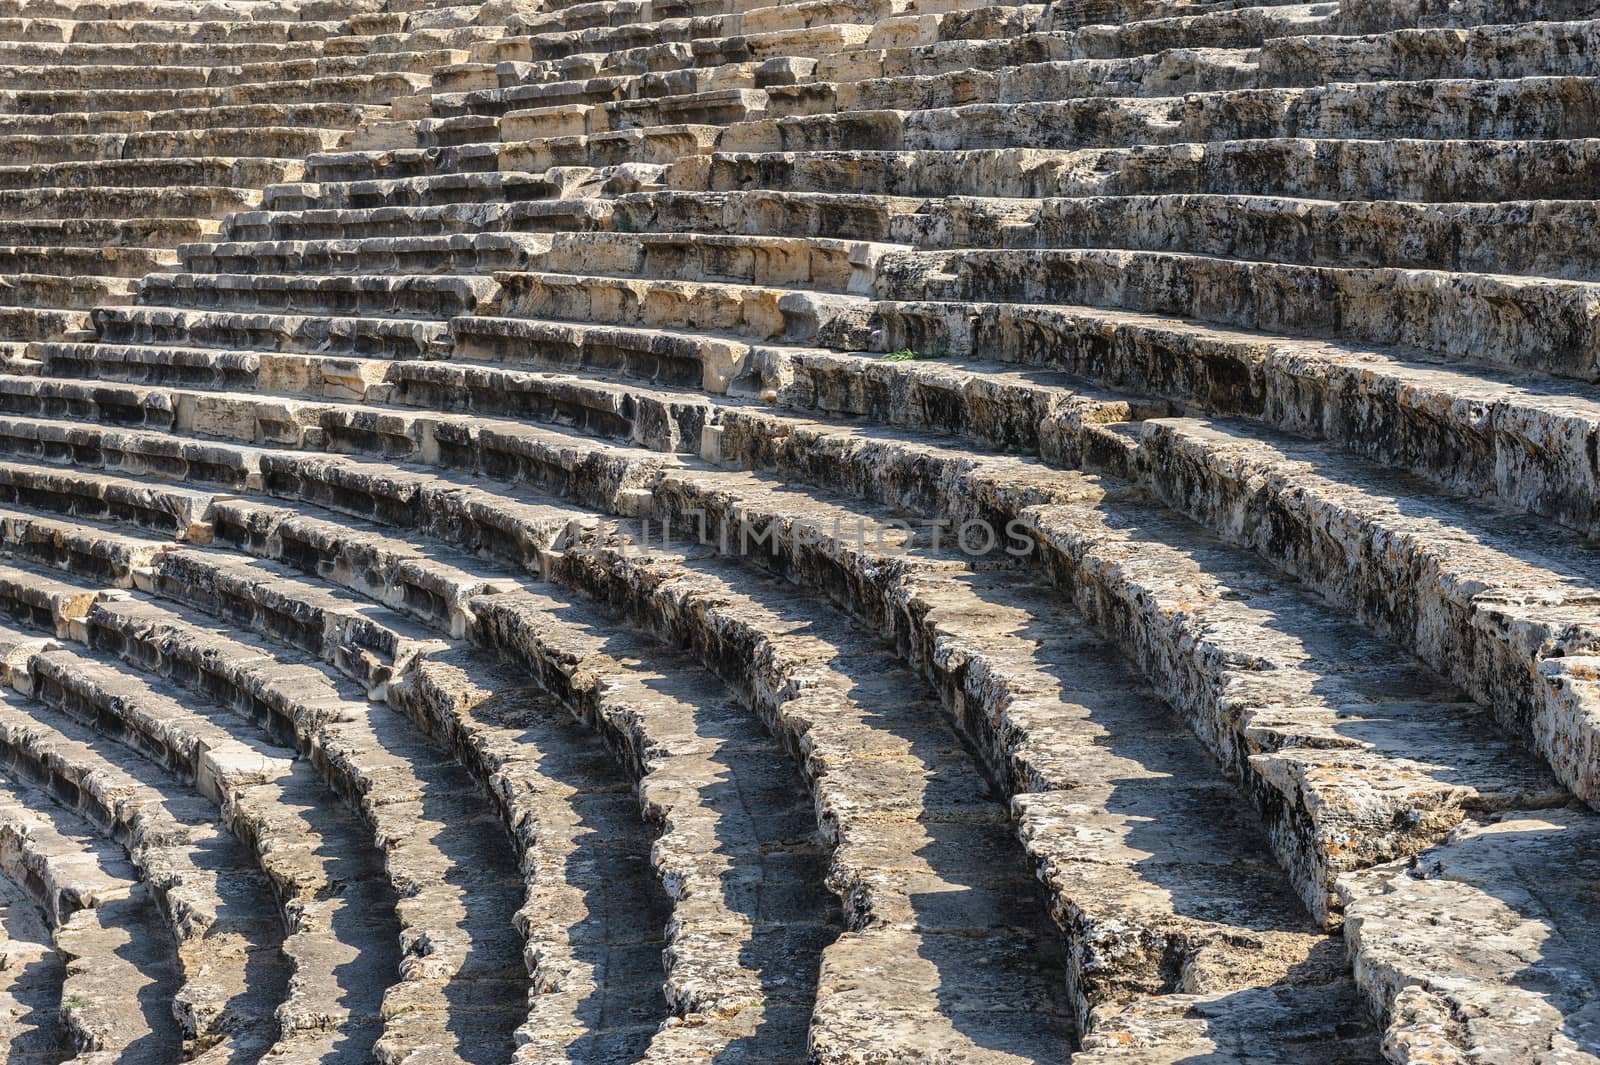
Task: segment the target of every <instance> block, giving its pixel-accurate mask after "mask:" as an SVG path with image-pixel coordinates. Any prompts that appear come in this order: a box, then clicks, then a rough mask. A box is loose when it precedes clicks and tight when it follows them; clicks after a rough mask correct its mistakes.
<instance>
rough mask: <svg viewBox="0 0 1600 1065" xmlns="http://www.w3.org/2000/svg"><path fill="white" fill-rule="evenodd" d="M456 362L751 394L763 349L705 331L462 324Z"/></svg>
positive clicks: (519, 322) (497, 321) (453, 331)
mask: <svg viewBox="0 0 1600 1065" xmlns="http://www.w3.org/2000/svg"><path fill="white" fill-rule="evenodd" d="M450 340H451V343H452V352H453V355H454V357H456V358H462V359H471V360H474V361H482V362H493V363H498V364H501V365H505V366H512V367H523V368H540V369H547V370H561V371H574V370H581V371H586V372H592V371H600V372H602V373H605V374H608V375H610V376H614V377H619V378H625V379H633V380H640V381H645V382H653V383H655V384H658V385H664V386H667V387H677V388H702V389H704V390H705V391H707V392H715V393H726V392H728V391H730V390H735V391H739V390H748V388H749V382H748V381H747V380H746V379H745V375H746V373H747V371H751V370H754V369H755V368H756V367H759V365H760V364H761V363H762V361H763V359H764V357H765V355H764V351H765V349H761V348H757V347H754V346H752V345H751V344H749V343H746V342H745V341H743V340H739V339H736V338H733V337H727V336H721V335H716V334H708V333H691V332H686V331H681V330H661V329H647V328H640V327H628V326H611V325H591V324H588V323H584V322H547V321H540V320H537V319H530V318H489V317H472V318H457V319H454V320H453V321H452V322H451V323H450Z"/></svg>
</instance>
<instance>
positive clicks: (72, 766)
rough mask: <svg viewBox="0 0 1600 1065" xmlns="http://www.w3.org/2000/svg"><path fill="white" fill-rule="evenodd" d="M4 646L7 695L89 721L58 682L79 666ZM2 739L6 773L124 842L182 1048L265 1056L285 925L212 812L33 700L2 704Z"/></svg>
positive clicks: (251, 865) (40, 648) (41, 649)
mask: <svg viewBox="0 0 1600 1065" xmlns="http://www.w3.org/2000/svg"><path fill="white" fill-rule="evenodd" d="M4 639H5V642H6V644H7V647H8V656H7V658H8V665H7V670H8V671H9V672H10V677H9V679H8V683H9V685H10V687H12V688H14V689H16V690H17V691H18V692H24V693H27V694H31V695H32V696H34V697H35V699H42V700H43V701H44V702H45V703H48V704H50V705H53V706H58V707H61V708H62V709H64V710H65V711H66V712H67V714H74V715H81V714H85V713H86V708H85V706H84V705H83V704H81V703H76V702H75V701H73V699H72V697H71V696H68V695H66V686H65V685H64V684H63V682H62V677H63V676H64V675H69V676H70V675H74V674H76V673H77V671H79V670H81V669H83V668H84V666H85V663H84V662H83V661H82V659H80V658H78V657H76V656H73V655H71V654H70V653H68V652H65V651H62V650H58V649H55V648H53V647H51V646H50V645H49V644H48V642H47V641H43V640H39V639H34V640H33V641H32V643H33V644H34V645H35V646H34V648H33V649H29V648H27V647H26V646H19V644H23V642H24V641H25V640H26V639H27V638H26V637H24V636H22V634H21V633H15V634H13V633H7V634H6V635H5V636H4ZM92 669H93V667H92V666H90V671H91V673H92ZM87 713H88V715H89V716H90V717H93V712H92V710H90V711H87ZM0 736H3V741H0V742H3V743H4V747H5V750H6V753H7V757H8V764H9V765H10V766H11V768H12V769H13V770H15V771H18V772H19V774H20V775H22V776H24V777H25V778H28V779H30V780H33V781H34V782H35V783H36V784H38V785H40V786H44V787H47V788H48V790H50V791H51V792H52V794H54V795H55V796H56V797H57V799H58V801H71V802H73V803H75V805H76V808H77V810H78V812H79V813H80V814H82V815H84V816H86V817H87V818H88V819H89V820H90V821H92V822H94V823H95V824H96V826H97V827H98V828H99V829H100V831H102V832H103V833H107V834H109V835H111V836H113V837H115V838H117V839H118V840H119V841H121V842H122V843H123V845H124V846H125V847H126V848H127V850H128V854H129V857H130V858H131V859H132V861H133V863H134V865H135V867H136V868H137V869H138V871H139V874H140V878H141V880H142V881H143V882H144V883H145V884H147V885H148V886H149V888H150V889H151V890H152V891H153V892H154V894H155V896H156V897H157V898H158V899H159V900H160V903H161V912H162V914H163V916H166V917H167V918H168V921H169V924H170V926H171V927H170V934H171V935H172V936H173V937H174V938H175V939H176V941H177V956H178V962H179V964H180V965H181V967H182V970H183V974H184V976H185V978H186V983H185V984H184V986H182V987H181V988H179V989H178V990H177V992H176V995H175V1000H174V1006H173V1012H174V1013H175V1014H176V1015H177V1016H178V1018H179V1019H180V1021H181V1022H182V1024H183V1030H184V1033H185V1036H186V1038H187V1040H191V1041H193V1043H192V1045H193V1046H195V1047H196V1048H197V1049H202V1050H205V1051H209V1050H210V1048H211V1047H213V1046H216V1045H218V1044H227V1045H230V1047H231V1049H232V1050H233V1052H240V1051H242V1052H244V1053H249V1052H250V1050H251V1049H254V1050H255V1051H256V1052H257V1053H259V1052H260V1051H261V1050H264V1049H265V1048H266V1047H267V1045H268V1044H269V1043H270V1042H271V1039H272V1036H273V1034H274V1032H275V1023H274V1020H273V1009H274V1007H275V1006H276V1005H277V1002H276V999H275V997H274V993H275V992H280V991H281V988H282V981H283V980H284V978H285V977H286V975H287V973H286V972H284V971H282V966H280V965H277V964H276V963H275V962H274V960H273V957H274V955H275V954H276V952H277V950H278V949H279V947H280V945H281V941H282V938H283V934H282V924H281V923H280V917H279V915H278V913H277V907H276V905H275V903H274V901H273V897H272V893H271V887H270V885H269V882H268V881H267V880H266V878H265V877H264V876H263V875H262V874H261V873H260V872H259V871H258V870H257V868H256V863H255V860H254V856H252V855H251V854H250V853H249V852H248V850H246V849H245V848H244V847H243V846H242V844H241V843H240V841H238V840H237V839H235V838H233V837H232V836H231V835H229V834H227V833H226V832H225V831H222V830H219V828H218V826H217V825H216V824H215V819H216V810H215V808H214V807H213V805H212V804H211V803H210V802H207V801H205V800H204V799H202V798H201V797H200V796H198V795H197V794H195V793H193V792H188V793H187V794H185V789H184V788H183V787H181V786H175V785H176V781H175V780H174V779H173V778H172V777H171V776H170V775H169V774H166V773H163V772H162V771H161V770H160V769H158V768H156V767H155V766H152V765H150V764H149V763H148V762H146V761H144V759H143V758H142V757H140V756H139V755H137V754H134V753H133V752H129V751H122V750H118V749H115V748H114V747H112V746H111V745H110V744H108V742H107V741H105V740H104V739H102V738H99V737H98V736H97V734H96V733H95V732H94V731H93V730H91V729H88V728H85V727H83V726H82V725H79V724H77V723H75V722H73V721H71V720H69V718H68V717H67V716H63V715H58V714H54V713H52V712H51V711H48V710H45V709H44V708H43V707H42V706H41V705H39V703H38V702H30V703H27V704H24V703H23V702H22V701H21V700H19V699H17V698H15V697H10V698H8V699H7V701H5V702H4V704H3V705H0ZM174 791H176V792H177V794H173V792H174Z"/></svg>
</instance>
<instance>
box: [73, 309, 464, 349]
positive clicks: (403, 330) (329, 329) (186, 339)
mask: <svg viewBox="0 0 1600 1065" xmlns="http://www.w3.org/2000/svg"><path fill="white" fill-rule="evenodd" d="M94 324H95V328H96V329H97V330H98V331H99V334H100V336H101V338H102V339H105V340H110V341H115V342H122V343H139V344H148V343H155V344H163V343H167V342H178V343H187V344H203V345H206V346H214V347H235V348H244V349H252V350H256V351H263V350H264V351H274V350H281V351H302V352H308V353H309V352H325V353H328V354H336V353H342V354H347V355H359V356H365V355H382V356H385V357H388V358H429V357H434V356H436V355H438V354H442V353H443V352H444V350H445V348H444V345H445V344H446V343H447V342H448V338H449V331H448V327H447V326H446V325H445V324H443V323H435V322H425V321H422V320H419V319H405V318H348V317H328V316H314V315H281V314H250V313H241V312H228V311H206V310H182V309H173V308H166V307H99V308H97V309H96V310H95V312H94Z"/></svg>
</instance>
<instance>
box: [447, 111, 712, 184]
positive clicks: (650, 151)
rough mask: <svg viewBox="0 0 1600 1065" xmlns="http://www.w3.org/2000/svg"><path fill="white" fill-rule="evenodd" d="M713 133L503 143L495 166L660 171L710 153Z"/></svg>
mask: <svg viewBox="0 0 1600 1065" xmlns="http://www.w3.org/2000/svg"><path fill="white" fill-rule="evenodd" d="M447 121H470V122H478V121H485V120H483V119H464V120H463V119H451V120H447ZM718 131H719V127H717V126H698V125H671V126H649V127H646V128H643V129H624V130H610V131H607V132H605V133H583V134H575V135H572V136H567V137H541V138H538V139H535V140H531V141H508V142H505V143H504V144H502V145H501V146H500V161H501V165H502V166H509V167H516V168H518V169H524V170H532V171H542V170H548V169H550V168H552V167H617V168H618V170H619V172H620V171H624V170H626V169H627V167H628V164H642V165H644V166H646V167H660V166H663V165H666V164H668V163H671V162H674V161H676V160H678V159H681V158H683V157H685V156H694V155H699V154H700V153H702V152H706V151H709V150H710V149H711V146H712V145H713V144H715V143H716V139H717V134H718ZM478 135H479V134H478V133H477V132H473V133H472V134H471V136H472V137H477V136H478ZM443 143H452V142H450V141H445V142H443Z"/></svg>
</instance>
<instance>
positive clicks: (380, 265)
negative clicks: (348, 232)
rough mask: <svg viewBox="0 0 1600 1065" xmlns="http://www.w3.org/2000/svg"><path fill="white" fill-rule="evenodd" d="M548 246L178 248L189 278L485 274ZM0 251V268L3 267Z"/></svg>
mask: <svg viewBox="0 0 1600 1065" xmlns="http://www.w3.org/2000/svg"><path fill="white" fill-rule="evenodd" d="M549 245H550V240H549V238H548V237H545V236H542V235H535V234H522V233H459V234H451V235H448V236H440V237H367V238H357V239H353V240H311V241H303V240H293V241H224V242H214V243H200V244H183V245H179V247H178V250H177V255H178V257H179V258H181V260H182V262H183V265H184V267H185V268H186V269H187V270H189V271H190V272H192V273H197V274H198V273H227V274H236V275H246V274H258V273H259V274H290V273H296V274H344V275H353V274H390V275H392V274H413V275H420V274H428V273H432V274H480V275H482V274H489V273H492V272H494V271H496V270H515V269H520V268H523V267H526V266H530V265H532V264H533V262H534V261H535V257H536V256H538V255H539V254H540V253H541V252H543V251H545V249H547V248H548V247H549ZM4 254H5V253H4V251H3V250H0V264H3V263H4V261H5V260H4Z"/></svg>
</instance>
